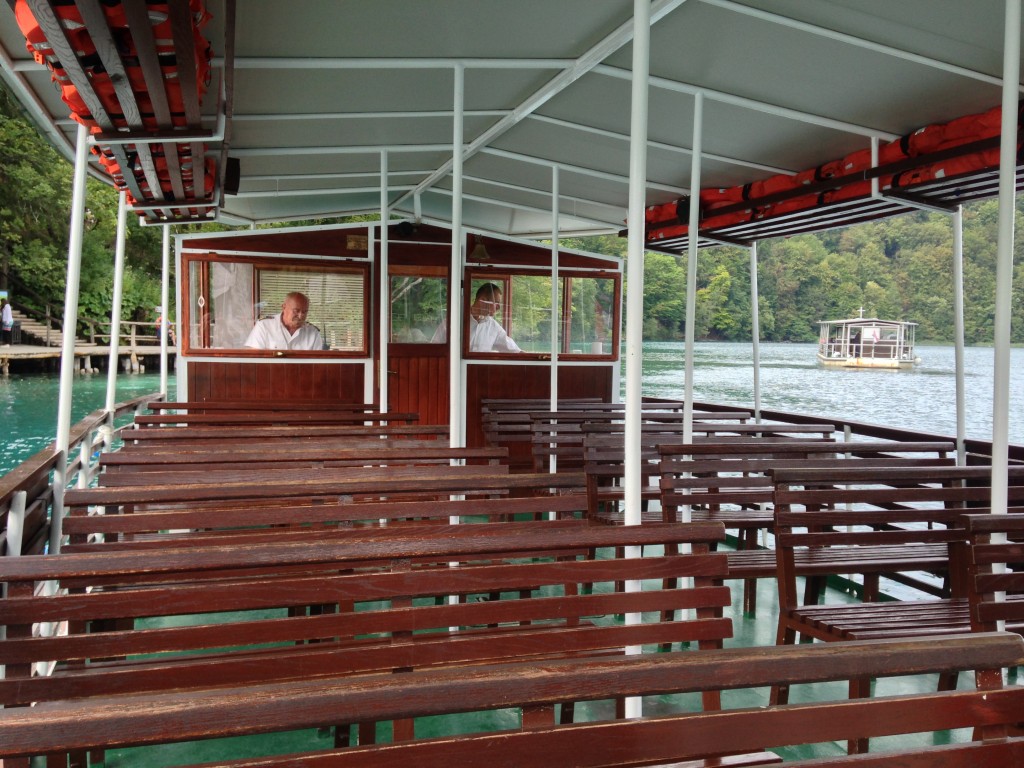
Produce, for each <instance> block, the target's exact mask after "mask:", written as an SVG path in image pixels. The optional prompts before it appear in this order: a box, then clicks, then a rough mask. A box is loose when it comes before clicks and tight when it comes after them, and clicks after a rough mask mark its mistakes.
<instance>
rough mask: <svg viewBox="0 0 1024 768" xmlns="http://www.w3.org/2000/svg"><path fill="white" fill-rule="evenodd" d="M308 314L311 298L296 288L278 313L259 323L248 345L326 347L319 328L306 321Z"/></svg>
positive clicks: (313, 348) (285, 298)
mask: <svg viewBox="0 0 1024 768" xmlns="http://www.w3.org/2000/svg"><path fill="white" fill-rule="evenodd" d="M308 314H309V299H308V298H307V297H306V295H305V294H304V293H299V292H298V291H292V292H291V293H289V294H288V295H287V296H285V297H284V303H283V304H282V305H281V311H280V312H279V313H278V314H276V315H274V316H273V317H268V318H266V319H265V320H260V321H259V322H258V323H256V325H255V326H254V327H253V329H252V331H251V332H250V333H249V338H248V339H246V340H245V346H247V347H252V348H254V349H300V350H317V349H323V348H324V340H323V336H321V335H320V329H319V328H317V327H316V326H315V325H310V324H309V323H307V322H306V315H308Z"/></svg>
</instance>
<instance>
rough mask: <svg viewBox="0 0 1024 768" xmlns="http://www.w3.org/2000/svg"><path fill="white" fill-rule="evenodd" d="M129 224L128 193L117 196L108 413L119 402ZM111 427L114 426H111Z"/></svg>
mask: <svg viewBox="0 0 1024 768" xmlns="http://www.w3.org/2000/svg"><path fill="white" fill-rule="evenodd" d="M127 224H128V193H127V192H125V191H124V190H121V192H119V193H118V195H117V240H116V241H115V243H114V295H113V296H112V297H111V303H110V354H109V356H108V357H107V401H106V411H107V413H108V414H112V413H113V412H114V403H116V402H117V358H118V353H119V351H120V347H121V294H122V292H123V291H124V241H125V230H126V229H127ZM110 426H113V424H111V425H110Z"/></svg>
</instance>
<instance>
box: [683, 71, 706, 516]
mask: <svg viewBox="0 0 1024 768" xmlns="http://www.w3.org/2000/svg"><path fill="white" fill-rule="evenodd" d="M703 134H704V94H703V93H702V92H701V91H697V92H696V93H695V94H694V95H693V149H692V150H691V155H690V219H689V227H688V228H687V232H688V233H689V238H688V241H689V247H688V248H687V257H686V361H685V366H684V376H683V378H684V382H685V391H684V393H683V442H684V443H692V442H693V335H694V333H693V332H694V328H693V326H694V323H695V322H696V318H697V241H698V240H699V239H700V238H699V233H698V231H697V230H698V227H699V226H700V164H701V153H702V152H703V147H702V143H703V139H704V135H703ZM686 517H687V518H688V517H689V516H688V515H687V516H686Z"/></svg>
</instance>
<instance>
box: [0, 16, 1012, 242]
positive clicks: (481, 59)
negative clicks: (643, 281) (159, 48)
mask: <svg viewBox="0 0 1024 768" xmlns="http://www.w3.org/2000/svg"><path fill="white" fill-rule="evenodd" d="M136 1H137V2H141V0H136ZM2 5H3V7H2V8H0V47H2V65H3V76H4V77H5V79H6V80H7V81H8V83H9V84H11V85H13V86H14V88H15V90H16V93H17V94H18V96H19V98H20V99H21V101H22V102H23V103H24V104H26V106H27V107H28V108H29V111H30V113H31V114H32V116H33V118H34V119H35V120H36V121H37V122H38V123H39V124H40V126H41V128H42V129H43V130H44V132H45V133H46V135H47V136H49V138H50V139H51V141H53V142H54V143H55V144H56V145H57V146H58V147H60V148H61V149H62V151H63V152H64V153H65V154H67V155H68V156H70V155H71V152H72V149H73V145H74V139H75V131H76V124H75V123H74V122H72V121H71V120H70V119H69V116H68V115H69V112H68V108H67V106H66V105H65V104H64V103H63V102H62V101H61V99H60V93H59V90H58V89H57V88H56V87H55V85H54V84H53V83H52V82H51V77H50V72H49V71H48V70H47V69H46V68H44V67H43V66H41V65H39V64H37V63H35V62H34V61H33V60H32V58H31V56H30V54H29V53H28V52H27V51H26V48H25V39H24V36H23V35H22V34H21V33H20V31H19V29H18V26H17V25H16V23H15V19H14V14H13V12H12V10H11V8H10V7H9V5H8V4H6V3H4V4H2ZM31 5H35V6H39V5H41V6H48V5H51V3H50V2H48V1H47V0H33V2H32V3H31ZM80 5H81V3H80ZM125 5H126V6H127V5H131V3H126V4H125ZM233 6H234V2H233V0H209V1H208V2H207V9H208V10H209V12H210V13H211V15H212V19H211V21H210V22H209V23H208V24H207V25H206V26H205V27H204V29H203V33H204V35H205V36H206V37H207V38H208V39H209V40H210V42H211V43H212V47H213V56H214V59H213V62H214V71H213V78H212V81H211V84H210V87H209V88H208V89H207V91H206V94H205V96H204V97H203V100H202V104H201V112H202V127H203V128H204V129H206V130H207V131H209V132H211V133H212V134H214V135H213V136H212V137H211V138H210V139H209V141H208V142H207V149H208V154H209V156H212V157H216V158H218V163H219V164H220V165H221V166H223V165H224V157H225V156H230V157H232V158H237V159H238V161H239V163H240V170H241V176H240V185H239V191H238V194H235V195H225V196H223V197H221V196H220V194H219V193H220V189H219V186H220V179H219V180H218V189H217V190H216V191H215V195H214V196H215V200H216V201H217V202H219V203H220V205H219V208H212V209H211V210H216V211H218V215H219V217H220V219H221V220H222V221H224V222H226V223H238V224H244V223H250V222H261V221H271V220H287V219H295V218H311V217H331V216H337V215H347V214H354V213H367V212H377V211H379V210H380V193H379V191H378V184H379V179H380V172H381V167H382V154H383V153H385V152H386V163H387V176H388V178H387V184H388V190H389V193H388V197H389V200H390V202H391V205H392V208H393V210H394V211H395V213H396V214H397V215H400V216H409V217H412V216H415V215H416V214H417V213H420V214H421V215H422V217H423V218H426V219H432V220H436V221H445V222H447V221H450V220H451V207H452V199H451V188H452V178H451V173H450V170H451V164H452V154H453V153H452V140H453V110H454V108H455V107H454V105H455V103H456V100H455V86H454V83H455V80H456V78H455V74H454V73H455V71H456V69H457V68H464V72H465V100H464V109H465V132H464V137H465V141H464V157H465V166H464V179H465V180H464V213H463V223H464V224H465V225H466V226H468V227H471V228H475V229H480V230H485V231H493V232H496V233H502V234H510V235H518V236H544V235H546V234H548V233H550V231H551V228H552V216H551V208H552V202H551V195H550V191H551V188H552V168H555V167H557V168H558V169H559V189H560V196H559V197H560V199H559V202H558V209H559V211H560V231H561V234H562V235H563V236H569V235H573V234H581V233H593V232H614V231H617V230H620V229H622V228H623V227H624V226H625V219H626V209H627V193H628V160H629V126H630V89H631V82H630V77H631V71H630V68H631V54H632V51H631V37H632V21H631V17H632V10H633V3H632V2H631V1H630V0H514V2H513V1H510V0H434V1H433V2H431V1H428V0H347V1H346V2H332V0H291V1H290V2H281V1H280V0H244V1H243V2H238V3H237V7H233ZM232 15H233V16H234V22H233V23H232V21H231V17H232ZM652 19H653V22H652V35H651V64H650V81H649V84H650V112H649V131H648V163H647V187H646V201H647V204H648V205H653V204H657V203H664V202H667V201H671V200H674V199H676V198H678V197H679V196H681V195H685V194H688V193H689V191H690V189H689V188H690V165H691V161H690V147H691V144H692V139H693V132H694V125H693V111H694V109H693V107H694V94H695V93H697V92H701V93H703V97H704V98H703V141H702V144H703V153H704V156H703V167H702V171H701V186H703V187H719V186H721V187H728V186H733V185H737V184H743V183H746V182H750V181H753V180H757V179H762V178H766V177H768V176H772V175H774V174H777V173H780V172H797V171H801V170H803V169H806V168H810V167H814V166H816V165H818V164H820V163H823V162H826V161H828V160H832V159H835V158H839V157H842V156H843V155H845V154H848V153H850V152H853V151H856V150H859V149H864V148H866V147H868V146H869V145H870V140H871V138H872V137H877V138H879V139H880V140H882V141H890V140H892V139H894V138H896V137H898V136H900V135H903V134H906V133H908V132H910V131H912V130H914V129H916V128H918V127H921V126H923V125H926V124H929V123H934V122H944V121H948V120H950V119H953V118H956V117H960V116H963V115H967V114H972V113H977V112H982V111H985V110H987V109H989V108H991V107H993V106H996V105H998V104H999V102H1000V81H999V78H1000V73H1001V71H1002V47H1003V25H1004V3H1003V0H969V2H968V1H967V0H899V1H898V2H894V1H893V0H814V1H813V2H809V1H808V0H655V1H654V2H652ZM222 117H223V118H224V119H221V118H222ZM221 129H223V132H224V136H223V141H221V140H220V136H219V133H220V131H221ZM222 176H223V173H222V172H221V174H220V177H221V179H222ZM898 209H899V206H898V205H895V204H894V205H893V206H892V210H898Z"/></svg>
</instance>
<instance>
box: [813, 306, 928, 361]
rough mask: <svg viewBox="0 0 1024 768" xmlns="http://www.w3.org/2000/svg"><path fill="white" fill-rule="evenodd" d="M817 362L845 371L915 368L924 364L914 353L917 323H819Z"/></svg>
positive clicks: (863, 320)
mask: <svg viewBox="0 0 1024 768" xmlns="http://www.w3.org/2000/svg"><path fill="white" fill-rule="evenodd" d="M818 325H820V326H821V331H820V333H819V334H818V360H819V361H821V362H822V363H823V364H824V365H827V366H832V367H837V368H838V367H842V368H912V367H913V366H914V365H916V364H917V363H920V362H921V358H919V357H917V355H916V354H915V353H914V332H915V330H916V328H917V323H910V322H907V321H905V320H879V319H878V318H875V317H853V318H849V319H847V320H820V321H819V322H818Z"/></svg>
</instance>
